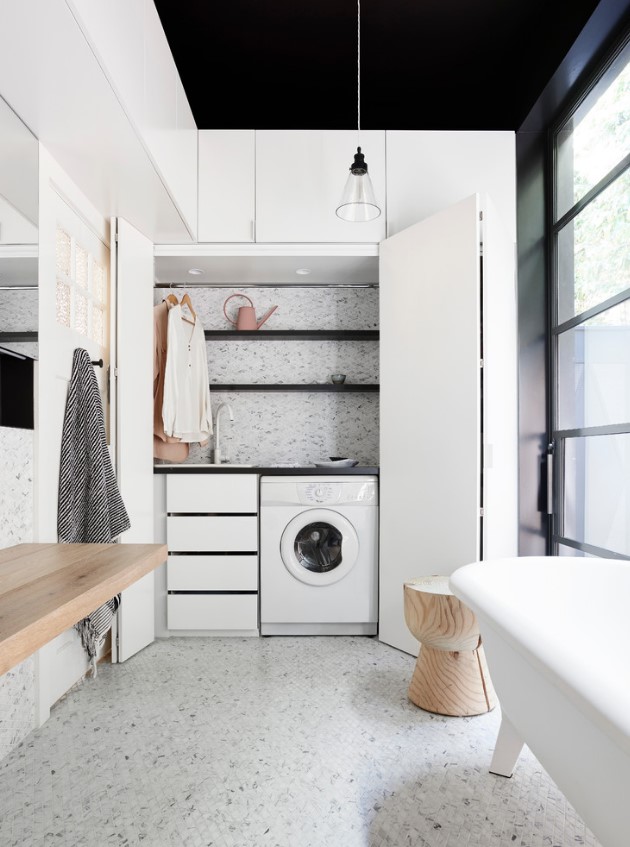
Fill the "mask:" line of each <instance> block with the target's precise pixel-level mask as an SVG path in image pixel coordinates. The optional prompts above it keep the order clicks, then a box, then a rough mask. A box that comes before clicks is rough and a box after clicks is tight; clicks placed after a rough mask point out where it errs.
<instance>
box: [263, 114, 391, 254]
mask: <svg viewBox="0 0 630 847" xmlns="http://www.w3.org/2000/svg"><path fill="white" fill-rule="evenodd" d="M361 148H362V150H363V153H364V154H365V160H366V162H367V164H368V169H369V173H370V176H371V179H372V183H373V185H374V191H375V192H376V197H377V200H378V201H379V203H380V206H381V214H380V217H378V218H377V219H376V220H374V221H370V222H369V223H348V222H346V221H342V220H341V219H340V218H338V217H337V215H336V214H335V209H336V208H337V206H338V205H339V200H340V198H341V193H342V191H343V188H344V186H345V184H346V179H347V177H348V170H349V168H350V165H351V164H352V162H353V158H354V154H355V153H356V149H357V131H356V130H282V131H280V130H278V131H276V130H257V131H256V241H261V242H333V243H334V242H355V243H356V242H378V241H380V240H381V239H382V238H384V237H385V218H386V210H385V132H384V131H380V130H371V131H368V132H361Z"/></svg>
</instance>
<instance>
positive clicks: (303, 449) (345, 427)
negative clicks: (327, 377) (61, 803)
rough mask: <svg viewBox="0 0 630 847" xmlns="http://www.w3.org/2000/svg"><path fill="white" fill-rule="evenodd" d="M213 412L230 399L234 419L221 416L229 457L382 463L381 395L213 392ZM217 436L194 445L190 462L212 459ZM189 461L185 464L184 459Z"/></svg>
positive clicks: (223, 442) (255, 462)
mask: <svg viewBox="0 0 630 847" xmlns="http://www.w3.org/2000/svg"><path fill="white" fill-rule="evenodd" d="M210 402H211V404H212V409H213V414H214V411H215V410H216V409H217V407H218V405H219V404H220V403H223V402H227V403H229V404H230V405H231V406H232V409H233V410H234V421H233V422H232V421H229V420H226V419H225V418H224V419H223V420H222V421H221V425H222V429H221V452H222V455H223V456H224V458H225V460H226V461H228V460H229V461H232V462H241V463H243V464H253V465H260V466H267V465H276V464H282V463H292V464H300V465H309V464H312V463H313V462H318V461H320V460H321V459H328V457H329V456H343V457H348V458H353V459H357V460H358V461H359V463H360V464H361V465H370V466H374V465H378V463H379V446H378V428H379V397H378V394H368V393H357V394H327V393H312V394H309V393H306V392H305V393H302V392H296V393H286V394H283V393H281V392H273V393H265V392H261V393H249V392H247V393H245V392H243V393H240V394H236V393H234V394H229V393H224V392H218V391H215V392H211V394H210ZM212 447H213V439H210V442H209V444H208V445H207V446H206V447H199V445H192V444H191V449H190V454H189V456H188V459H187V460H186V463H188V464H194V463H196V462H205V461H210V455H211V450H212ZM184 464H185V463H184Z"/></svg>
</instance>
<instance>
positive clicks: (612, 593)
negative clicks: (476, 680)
mask: <svg viewBox="0 0 630 847" xmlns="http://www.w3.org/2000/svg"><path fill="white" fill-rule="evenodd" d="M449 582H450V587H451V590H452V591H453V593H454V594H455V595H456V597H458V598H459V599H460V600H462V601H463V602H464V603H466V604H467V605H468V606H469V607H470V608H471V609H472V610H473V611H474V612H475V614H476V615H477V619H478V623H479V628H480V632H481V638H482V641H483V645H484V649H485V653H486V658H487V661H488V667H489V670H490V676H491V678H492V682H493V683H494V687H495V689H496V692H497V696H498V698H499V703H500V706H501V719H502V720H501V727H500V729H499V735H498V738H497V743H496V747H495V751H494V756H493V759H492V762H491V764H490V770H491V771H492V772H493V773H498V774H501V775H503V776H511V775H512V771H513V770H514V766H515V765H516V761H517V759H518V756H519V753H520V751H521V749H522V747H523V743H526V744H527V745H528V747H529V748H530V749H531V751H532V752H533V753H534V755H535V756H536V758H537V759H538V760H539V762H540V763H541V764H542V766H543V767H544V768H545V770H546V771H547V772H548V773H549V775H550V776H551V778H552V779H553V780H554V781H555V783H556V784H557V786H558V787H559V788H560V790H561V791H562V792H563V793H564V795H565V796H566V798H567V799H568V800H569V802H570V803H571V804H572V805H573V807H574V808H575V810H576V811H577V813H578V814H579V815H580V816H581V817H582V819H583V821H584V822H585V824H586V825H587V826H588V827H589V828H590V829H591V830H592V832H593V833H594V835H595V836H596V837H597V838H598V839H599V840H600V841H601V843H602V845H603V847H628V845H630V562H629V561H621V560H614V559H596V558H570V557H560V556H523V557H518V558H512V559H495V560H492V561H486V562H475V563H473V564H470V565H465V566H464V567H461V568H459V569H458V570H456V571H455V573H453V574H452V576H451V578H450V581H449Z"/></svg>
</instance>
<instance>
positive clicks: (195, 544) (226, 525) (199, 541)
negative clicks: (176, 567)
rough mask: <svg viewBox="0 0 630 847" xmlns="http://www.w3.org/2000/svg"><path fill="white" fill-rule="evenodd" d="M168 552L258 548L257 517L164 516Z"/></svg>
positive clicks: (238, 550) (251, 550)
mask: <svg viewBox="0 0 630 847" xmlns="http://www.w3.org/2000/svg"><path fill="white" fill-rule="evenodd" d="M166 539H167V543H168V549H169V552H173V553H185V552H188V551H190V552H192V553H198V552H213V551H216V552H218V553H221V552H230V551H232V550H233V551H236V552H255V551H256V550H258V518H257V516H256V515H252V516H251V517H240V516H237V515H220V516H218V517H206V516H203V515H195V516H193V517H171V516H170V515H169V517H167V519H166Z"/></svg>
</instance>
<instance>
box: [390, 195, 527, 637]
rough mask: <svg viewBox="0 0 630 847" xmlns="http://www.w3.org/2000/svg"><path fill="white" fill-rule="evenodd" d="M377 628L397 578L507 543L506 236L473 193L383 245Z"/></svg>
mask: <svg viewBox="0 0 630 847" xmlns="http://www.w3.org/2000/svg"><path fill="white" fill-rule="evenodd" d="M380 337H381V362H380V372H381V378H380V382H381V394H380V405H381V408H380V504H381V505H380V612H379V621H380V623H379V637H380V640H381V641H384V642H386V643H387V644H391V645H392V646H393V647H397V648H398V649H400V650H405V651H406V652H409V653H412V654H415V653H417V651H418V642H417V641H416V640H415V639H414V638H413V637H412V636H411V634H410V632H409V631H408V629H407V626H406V624H405V619H404V611H403V584H404V582H406V581H408V580H410V579H413V578H414V577H420V576H427V575H431V574H445V575H450V574H451V573H452V572H453V571H454V570H455V569H456V568H458V567H460V566H462V565H465V564H468V563H470V562H473V561H477V560H479V559H490V558H497V557H501V556H513V555H516V545H517V355H516V286H515V265H514V244H513V243H512V242H511V240H510V239H509V238H508V236H507V235H506V233H505V232H504V231H503V227H502V224H501V221H500V220H499V219H498V216H497V213H496V210H495V209H494V207H493V205H492V202H491V200H490V199H489V198H488V197H485V196H482V195H479V194H474V195H472V196H470V197H468V198H466V199H464V200H462V201H461V202H459V203H457V204H455V205H453V206H450V207H448V208H447V209H444V210H443V211H441V212H439V213H437V214H434V215H432V216H431V217H429V218H427V219H425V220H423V221H421V222H420V223H417V224H415V225H413V226H411V227H408V228H407V229H405V230H403V231H401V232H399V233H397V234H396V235H394V236H392V237H391V238H388V239H385V240H384V241H382V242H381V246H380Z"/></svg>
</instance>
